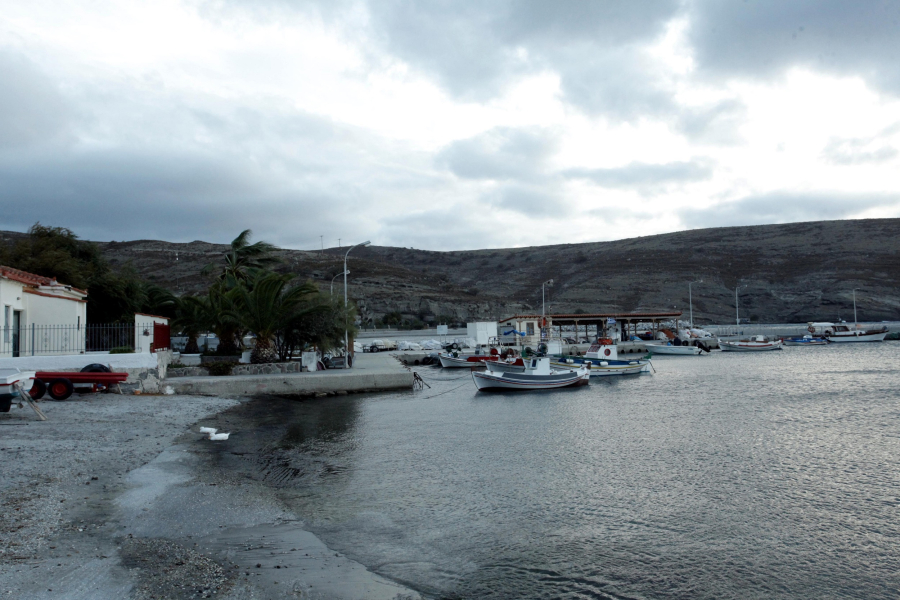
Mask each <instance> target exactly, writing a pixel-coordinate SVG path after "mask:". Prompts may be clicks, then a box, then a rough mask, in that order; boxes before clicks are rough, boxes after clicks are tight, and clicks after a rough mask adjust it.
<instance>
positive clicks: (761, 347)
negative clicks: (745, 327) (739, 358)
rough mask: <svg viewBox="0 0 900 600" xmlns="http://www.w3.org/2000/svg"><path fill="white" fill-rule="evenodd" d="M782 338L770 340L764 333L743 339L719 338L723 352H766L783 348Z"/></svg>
mask: <svg viewBox="0 0 900 600" xmlns="http://www.w3.org/2000/svg"><path fill="white" fill-rule="evenodd" d="M781 347H782V343H781V340H770V339H769V338H768V337H766V336H764V335H754V336H753V337H750V338H745V339H742V340H729V341H726V340H719V348H721V349H722V351H723V352H766V351H768V350H781V349H782V348H781Z"/></svg>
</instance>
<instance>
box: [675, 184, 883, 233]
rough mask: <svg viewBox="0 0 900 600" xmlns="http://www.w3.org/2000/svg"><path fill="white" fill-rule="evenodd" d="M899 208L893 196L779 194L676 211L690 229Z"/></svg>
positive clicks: (826, 217) (848, 215)
mask: <svg viewBox="0 0 900 600" xmlns="http://www.w3.org/2000/svg"><path fill="white" fill-rule="evenodd" d="M889 206H893V207H898V208H900V196H898V195H895V194H829V193H822V194H816V193H812V192H810V193H789V192H784V193H778V192H773V193H771V194H765V195H760V196H748V197H746V198H742V199H740V200H737V201H734V202H729V203H726V204H719V205H717V206H711V207H708V208H703V209H696V208H685V209H682V210H680V211H678V215H679V217H680V218H681V220H682V222H683V223H684V226H685V227H687V228H689V229H700V228H704V227H730V226H737V225H766V224H772V223H795V222H802V221H821V220H832V219H850V218H855V217H858V216H859V215H860V214H861V213H863V212H864V211H865V210H867V209H870V208H876V207H889Z"/></svg>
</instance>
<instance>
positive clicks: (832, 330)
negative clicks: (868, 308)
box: [809, 323, 889, 343]
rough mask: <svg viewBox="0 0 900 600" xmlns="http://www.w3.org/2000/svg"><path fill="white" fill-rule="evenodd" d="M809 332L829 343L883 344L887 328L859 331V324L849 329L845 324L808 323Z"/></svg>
mask: <svg viewBox="0 0 900 600" xmlns="http://www.w3.org/2000/svg"><path fill="white" fill-rule="evenodd" d="M809 332H810V333H811V334H813V335H816V334H819V335H821V336H823V337H825V338H827V339H828V341H829V342H836V343H846V342H883V341H884V338H885V337H886V336H887V334H888V333H889V332H888V328H887V326H882V327H880V328H877V329H860V327H859V324H854V326H853V327H852V328H851V327H850V326H849V325H847V324H846V323H810V324H809Z"/></svg>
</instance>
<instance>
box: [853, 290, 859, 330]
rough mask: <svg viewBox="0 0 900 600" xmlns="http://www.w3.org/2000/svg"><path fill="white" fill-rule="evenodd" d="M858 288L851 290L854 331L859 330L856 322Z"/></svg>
mask: <svg viewBox="0 0 900 600" xmlns="http://www.w3.org/2000/svg"><path fill="white" fill-rule="evenodd" d="M858 289H859V288H853V327H854V328H855V329H859V323H857V321H856V290H858Z"/></svg>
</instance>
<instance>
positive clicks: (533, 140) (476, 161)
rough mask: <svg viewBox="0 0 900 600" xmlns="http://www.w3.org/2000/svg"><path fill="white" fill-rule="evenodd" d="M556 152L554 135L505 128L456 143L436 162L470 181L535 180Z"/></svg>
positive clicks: (444, 151)
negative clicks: (548, 159)
mask: <svg viewBox="0 0 900 600" xmlns="http://www.w3.org/2000/svg"><path fill="white" fill-rule="evenodd" d="M555 149H556V140H555V138H554V137H553V135H552V134H551V133H550V132H548V131H546V130H541V129H511V128H506V127H501V128H497V129H492V130H491V131H487V132H485V133H483V134H480V135H478V136H475V137H473V138H469V139H466V140H460V141H457V142H453V143H452V144H450V145H449V146H447V147H446V148H444V149H443V150H441V152H439V153H438V155H437V156H436V158H435V162H436V163H437V165H438V166H441V167H445V168H448V169H450V170H451V171H452V172H453V173H454V174H455V175H456V176H457V177H462V178H466V179H498V180H505V179H513V178H515V179H524V180H529V179H535V178H537V177H539V176H540V175H541V173H542V172H543V171H544V169H545V161H546V160H547V158H548V157H549V156H550V155H551V153H552V152H553V151H554V150H555Z"/></svg>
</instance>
